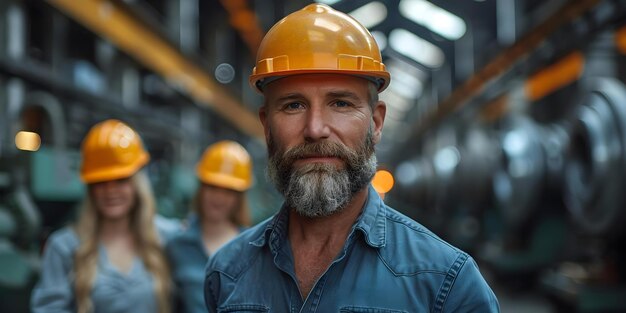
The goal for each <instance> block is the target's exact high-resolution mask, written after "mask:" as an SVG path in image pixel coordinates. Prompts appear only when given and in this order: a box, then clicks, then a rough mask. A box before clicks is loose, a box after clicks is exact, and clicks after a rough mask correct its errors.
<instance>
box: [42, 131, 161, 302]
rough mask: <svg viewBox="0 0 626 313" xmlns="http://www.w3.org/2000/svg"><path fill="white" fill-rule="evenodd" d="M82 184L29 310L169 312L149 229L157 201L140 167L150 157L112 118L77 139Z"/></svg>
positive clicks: (52, 242) (48, 251)
mask: <svg viewBox="0 0 626 313" xmlns="http://www.w3.org/2000/svg"><path fill="white" fill-rule="evenodd" d="M82 157H83V160H82V166H81V170H80V174H81V178H82V180H83V181H84V182H85V183H86V184H88V192H87V194H86V195H85V199H84V202H83V207H82V211H81V216H80V219H79V220H78V223H76V225H74V226H71V227H66V228H63V229H61V230H59V231H57V232H55V233H54V234H52V236H51V237H50V239H49V240H48V243H47V245H46V248H45V251H44V256H43V261H42V273H41V278H40V281H39V283H38V285H37V286H36V287H35V289H34V291H33V294H32V299H31V308H32V311H33V312H36V313H40V312H41V313H43V312H79V313H87V312H95V313H106V312H138V313H139V312H145V313H154V312H158V313H168V312H170V290H171V286H170V274H169V269H168V266H167V261H166V259H165V256H164V254H163V251H162V249H161V242H160V239H159V235H158V233H157V230H156V227H155V222H154V220H155V200H154V196H153V194H152V188H151V186H150V182H149V180H148V178H147V176H146V175H145V174H144V173H142V172H141V171H140V170H141V168H142V167H143V166H144V165H145V164H146V163H148V161H149V159H150V156H149V155H148V153H147V151H146V150H145V149H144V147H143V144H142V142H141V139H140V138H139V135H138V134H137V133H136V132H135V131H134V130H133V129H131V128H130V127H129V126H127V125H126V124H124V123H122V122H120V121H118V120H107V121H104V122H101V123H99V124H97V125H95V126H94V127H93V128H92V129H91V130H90V131H89V133H88V134H87V137H86V138H85V139H84V141H83V143H82Z"/></svg>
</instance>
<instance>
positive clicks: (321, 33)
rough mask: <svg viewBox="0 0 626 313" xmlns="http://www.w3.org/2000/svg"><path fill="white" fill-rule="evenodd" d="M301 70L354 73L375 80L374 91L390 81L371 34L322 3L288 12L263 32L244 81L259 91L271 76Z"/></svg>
mask: <svg viewBox="0 0 626 313" xmlns="http://www.w3.org/2000/svg"><path fill="white" fill-rule="evenodd" d="M307 73H337V74H350V75H355V76H360V77H363V78H366V79H369V80H371V81H373V82H375V83H376V85H377V87H378V92H381V91H383V90H384V89H385V88H387V86H388V85H389V81H390V76H389V73H388V72H387V71H386V70H385V65H384V64H383V63H382V58H381V56H380V50H379V49H378V45H377V44H376V41H375V40H374V37H373V36H372V34H370V32H369V31H368V30H367V29H366V28H365V27H363V25H361V24H359V22H357V21H356V20H355V19H353V18H352V17H350V16H349V15H347V14H344V13H342V12H339V11H336V10H334V9H332V8H331V7H329V6H327V5H324V4H310V5H308V6H306V7H305V8H303V9H301V10H299V11H296V12H294V13H291V14H289V15H288V16H286V17H285V18H283V19H282V20H280V21H279V22H278V23H276V24H275V25H274V26H273V27H272V28H271V29H270V30H269V31H268V32H267V34H266V35H265V37H264V38H263V41H262V42H261V45H260V47H259V50H258V53H257V58H256V66H255V67H254V69H253V71H252V75H250V85H251V86H252V88H253V89H255V90H258V91H263V87H264V85H265V84H267V83H269V82H271V81H272V80H273V79H276V78H280V77H284V76H289V75H297V74H307Z"/></svg>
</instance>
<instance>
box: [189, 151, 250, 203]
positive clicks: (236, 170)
mask: <svg viewBox="0 0 626 313" xmlns="http://www.w3.org/2000/svg"><path fill="white" fill-rule="evenodd" d="M196 175H198V179H200V181H202V182H203V183H205V184H209V185H213V186H217V187H222V188H227V189H232V190H236V191H245V190H247V189H248V188H250V186H251V185H252V161H251V159H250V155H249V154H248V152H247V151H246V149H245V148H244V147H242V146H241V145H240V144H238V143H236V142H234V141H229V140H224V141H219V142H216V143H214V144H212V145H210V146H209V147H208V148H206V150H205V151H204V154H203V155H202V159H200V162H198V165H197V166H196Z"/></svg>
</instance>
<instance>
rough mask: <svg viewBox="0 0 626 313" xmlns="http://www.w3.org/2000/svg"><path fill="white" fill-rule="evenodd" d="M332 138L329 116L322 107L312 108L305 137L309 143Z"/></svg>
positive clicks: (308, 115)
mask: <svg viewBox="0 0 626 313" xmlns="http://www.w3.org/2000/svg"><path fill="white" fill-rule="evenodd" d="M329 136H330V127H329V125H328V116H327V114H326V113H325V112H324V109H323V108H321V107H315V106H313V107H311V108H310V109H309V110H308V112H307V116H306V121H305V128H304V137H305V140H307V141H309V142H315V141H318V140H321V139H326V138H328V137H329Z"/></svg>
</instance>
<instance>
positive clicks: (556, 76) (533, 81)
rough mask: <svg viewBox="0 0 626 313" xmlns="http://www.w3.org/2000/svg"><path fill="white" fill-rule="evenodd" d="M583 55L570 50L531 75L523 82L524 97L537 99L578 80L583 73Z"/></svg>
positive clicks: (532, 99)
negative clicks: (559, 58) (562, 56)
mask: <svg viewBox="0 0 626 313" xmlns="http://www.w3.org/2000/svg"><path fill="white" fill-rule="evenodd" d="M584 66H585V57H584V56H583V54H582V53H581V52H579V51H576V52H572V53H570V54H568V55H567V56H565V57H564V58H562V59H561V60H559V61H558V62H556V63H554V64H552V65H550V66H548V67H547V68H544V69H542V70H541V71H539V72H538V73H536V74H534V75H533V76H531V77H530V78H529V79H528V80H527V81H526V84H525V86H524V87H525V88H524V92H525V94H526V98H527V99H529V100H531V101H537V100H539V99H541V98H543V97H545V96H547V95H549V94H551V93H553V92H554V91H556V90H558V89H560V88H562V87H564V86H566V85H568V84H570V83H572V82H575V81H576V80H578V78H580V76H581V75H582V73H583V68H584Z"/></svg>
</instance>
